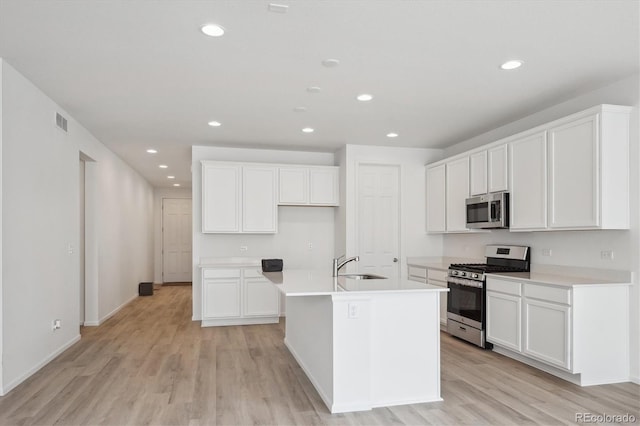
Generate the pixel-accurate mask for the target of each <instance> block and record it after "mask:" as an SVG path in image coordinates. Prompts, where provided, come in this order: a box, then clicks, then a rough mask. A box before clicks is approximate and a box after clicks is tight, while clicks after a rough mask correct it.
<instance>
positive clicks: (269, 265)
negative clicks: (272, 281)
mask: <svg viewBox="0 0 640 426" xmlns="http://www.w3.org/2000/svg"><path fill="white" fill-rule="evenodd" d="M281 271H282V259H262V272H281Z"/></svg>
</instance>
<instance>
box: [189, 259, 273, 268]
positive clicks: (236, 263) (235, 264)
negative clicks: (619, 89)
mask: <svg viewBox="0 0 640 426" xmlns="http://www.w3.org/2000/svg"><path fill="white" fill-rule="evenodd" d="M254 266H260V267H262V259H257V258H254V257H201V258H200V263H198V267H200V268H250V267H254Z"/></svg>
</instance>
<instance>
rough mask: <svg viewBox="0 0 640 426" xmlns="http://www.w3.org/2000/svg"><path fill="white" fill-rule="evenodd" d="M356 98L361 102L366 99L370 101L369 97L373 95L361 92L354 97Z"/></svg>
mask: <svg viewBox="0 0 640 426" xmlns="http://www.w3.org/2000/svg"><path fill="white" fill-rule="evenodd" d="M356 99H357V100H359V101H361V102H368V101H370V100H371V99H373V96H371V95H370V94H368V93H362V94H360V95H358V96H357V97H356Z"/></svg>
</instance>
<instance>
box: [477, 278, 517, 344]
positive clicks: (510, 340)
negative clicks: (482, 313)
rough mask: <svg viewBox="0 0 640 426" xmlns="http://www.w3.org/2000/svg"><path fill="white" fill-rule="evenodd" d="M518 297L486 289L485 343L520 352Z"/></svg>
mask: <svg viewBox="0 0 640 426" xmlns="http://www.w3.org/2000/svg"><path fill="white" fill-rule="evenodd" d="M521 317H522V302H521V300H520V296H512V295H510V294H502V293H497V292H494V291H489V290H488V289H487V337H486V338H487V341H488V342H491V343H494V344H496V345H501V346H504V347H505V348H509V349H511V350H514V351H518V352H520V351H521V350H522V328H521V324H520V318H521Z"/></svg>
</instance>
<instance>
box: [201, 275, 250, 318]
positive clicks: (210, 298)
mask: <svg viewBox="0 0 640 426" xmlns="http://www.w3.org/2000/svg"><path fill="white" fill-rule="evenodd" d="M240 315H241V311H240V278H223V279H205V280H204V281H203V285H202V317H203V319H215V318H239V317H240Z"/></svg>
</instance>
